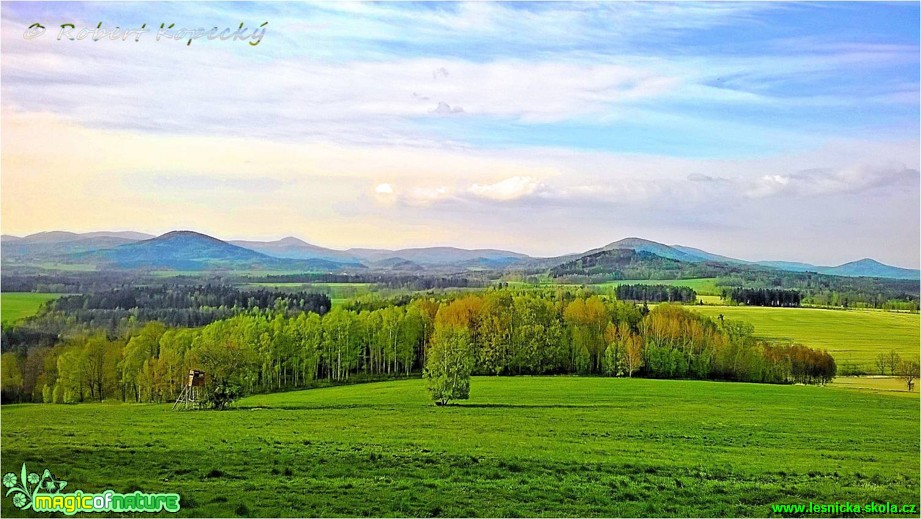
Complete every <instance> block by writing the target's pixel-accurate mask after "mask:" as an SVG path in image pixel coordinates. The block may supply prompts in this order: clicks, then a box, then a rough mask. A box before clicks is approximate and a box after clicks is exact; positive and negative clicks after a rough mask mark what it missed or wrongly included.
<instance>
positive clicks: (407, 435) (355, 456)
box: [2, 377, 921, 517]
mask: <svg viewBox="0 0 921 519" xmlns="http://www.w3.org/2000/svg"><path fill="white" fill-rule="evenodd" d="M912 396H913V395H912ZM2 414H3V416H2V419H3V425H4V426H3V429H2V443H3V459H2V469H3V472H4V473H6V472H10V471H18V469H19V468H20V466H21V465H22V463H26V465H27V467H28V468H29V469H30V470H32V471H39V470H43V469H45V468H48V469H50V470H51V471H52V473H53V474H54V475H55V476H56V477H57V478H59V479H63V480H66V481H68V488H69V489H70V490H71V491H73V490H76V489H80V490H83V491H86V492H91V491H102V490H104V489H112V490H115V491H120V492H128V491H134V490H142V491H146V492H178V493H179V494H180V495H181V496H182V501H181V503H182V509H181V510H180V512H179V515H180V516H212V517H226V516H235V515H240V516H247V515H252V516H321V517H323V516H420V517H421V516H447V517H453V516H485V517H517V516H547V517H564V516H711V517H713V516H716V517H719V516H759V517H762V516H769V515H771V510H770V508H769V506H770V505H771V504H772V503H806V502H809V501H813V502H834V501H845V500H848V501H851V502H869V501H875V502H886V501H889V502H892V503H914V504H917V503H918V501H919V484H921V481H919V474H918V463H919V407H918V400H917V397H916V396H913V397H912V398H906V397H904V396H901V397H900V396H895V395H890V394H886V393H884V392H871V391H860V390H846V389H835V388H834V387H817V386H785V385H759V384H743V383H720V382H702V381H677V380H647V379H613V378H579V377H502V378H498V377H475V378H474V379H473V381H472V390H471V399H470V400H468V401H463V402H461V403H460V404H459V405H454V406H449V407H436V406H433V405H432V404H431V403H430V401H429V398H428V395H427V393H426V390H425V386H424V384H423V382H422V381H421V380H418V379H413V380H403V381H394V382H381V383H371V384H363V385H353V386H340V387H331V388H323V389H313V390H306V391H297V392H288V393H276V394H269V395H256V396H251V397H248V398H246V399H244V400H242V401H240V402H239V403H238V404H237V405H236V406H235V407H234V408H233V409H232V410H228V411H197V412H183V411H171V410H170V406H169V405H167V404H162V405H143V404H121V405H119V404H82V405H73V406H65V405H11V406H4V407H3V408H2ZM2 502H3V504H2V515H3V516H6V517H9V516H16V515H20V514H22V512H20V511H18V510H16V509H14V508H13V507H12V506H11V504H10V500H9V499H4V500H3V501H2Z"/></svg>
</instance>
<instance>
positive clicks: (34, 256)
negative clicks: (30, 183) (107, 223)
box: [0, 231, 153, 261]
mask: <svg viewBox="0 0 921 519" xmlns="http://www.w3.org/2000/svg"><path fill="white" fill-rule="evenodd" d="M148 238H153V236H150V235H147V234H143V233H135V232H91V233H84V234H78V233H73V232H65V231H52V232H40V233H36V234H30V235H29V236H25V237H22V238H20V237H17V236H8V235H3V237H2V238H0V252H2V255H3V257H4V258H5V259H15V260H22V259H29V260H32V261H49V260H51V258H53V257H56V256H61V255H67V254H74V253H78V252H86V251H94V250H99V249H108V248H111V247H116V246H118V245H124V244H127V243H133V242H135V241H138V240H141V239H148Z"/></svg>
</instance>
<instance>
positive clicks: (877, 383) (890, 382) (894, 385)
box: [830, 375, 919, 398]
mask: <svg viewBox="0 0 921 519" xmlns="http://www.w3.org/2000/svg"><path fill="white" fill-rule="evenodd" d="M830 387H833V388H836V389H857V390H862V391H886V392H890V393H891V394H894V395H899V396H904V397H908V398H918V394H919V393H918V390H917V384H915V389H914V390H912V391H911V392H909V391H908V385H907V384H906V382H905V379H904V378H901V377H888V376H886V377H881V376H878V375H877V376H869V377H837V378H835V380H833V381H832V383H831V385H830Z"/></svg>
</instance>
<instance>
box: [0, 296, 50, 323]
mask: <svg viewBox="0 0 921 519" xmlns="http://www.w3.org/2000/svg"><path fill="white" fill-rule="evenodd" d="M61 295H62V294H47V293H37V292H2V293H0V313H2V317H0V320H2V322H3V323H11V322H13V321H18V320H19V319H22V318H24V317H29V316H30V315H35V314H36V313H37V312H38V309H39V307H40V306H41V305H42V303H44V302H45V301H50V300H52V299H55V298H58V297H61Z"/></svg>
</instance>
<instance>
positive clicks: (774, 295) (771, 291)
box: [723, 287, 803, 307]
mask: <svg viewBox="0 0 921 519" xmlns="http://www.w3.org/2000/svg"><path fill="white" fill-rule="evenodd" d="M723 299H728V300H730V301H732V302H734V303H738V304H742V305H747V306H780V307H797V306H799V305H800V301H802V299H803V295H802V294H801V293H800V292H799V291H798V290H785V289H782V288H744V287H734V288H731V289H728V290H723Z"/></svg>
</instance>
